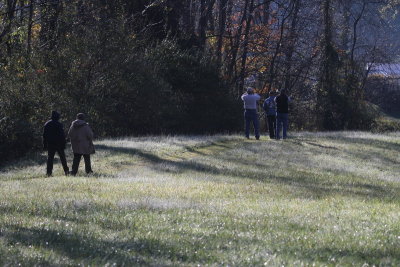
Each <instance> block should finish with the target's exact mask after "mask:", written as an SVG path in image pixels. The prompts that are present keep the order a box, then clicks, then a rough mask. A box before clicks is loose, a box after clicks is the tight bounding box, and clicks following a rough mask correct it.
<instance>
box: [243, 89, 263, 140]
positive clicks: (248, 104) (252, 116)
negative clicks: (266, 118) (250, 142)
mask: <svg viewBox="0 0 400 267" xmlns="http://www.w3.org/2000/svg"><path fill="white" fill-rule="evenodd" d="M260 98H261V97H260V96H259V95H258V94H255V93H254V89H253V88H251V87H249V88H247V92H246V93H244V94H243V95H242V100H243V105H244V120H245V135H246V138H247V139H249V138H250V123H253V126H254V135H255V137H256V139H257V140H258V139H260V126H259V123H258V114H257V101H258V100H260Z"/></svg>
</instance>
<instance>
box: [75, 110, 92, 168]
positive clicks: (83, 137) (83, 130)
mask: <svg viewBox="0 0 400 267" xmlns="http://www.w3.org/2000/svg"><path fill="white" fill-rule="evenodd" d="M84 119H85V115H84V114H83V113H79V114H78V115H76V120H75V121H73V122H72V124H71V127H70V128H69V131H68V138H69V139H70V140H71V146H72V151H73V152H74V160H73V163H72V171H71V175H76V173H77V172H78V168H79V163H80V161H81V158H82V156H83V158H84V160H85V171H86V173H88V174H89V173H92V172H93V171H92V167H91V163H90V154H94V153H95V150H94V145H93V131H92V129H91V128H90V126H89V124H88V123H87V122H86V121H84Z"/></svg>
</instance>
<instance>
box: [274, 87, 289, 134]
mask: <svg viewBox="0 0 400 267" xmlns="http://www.w3.org/2000/svg"><path fill="white" fill-rule="evenodd" d="M275 102H276V139H278V140H279V139H280V132H281V129H282V128H283V131H282V132H283V139H286V138H287V128H288V113H289V102H290V98H289V97H288V96H287V95H286V90H285V89H283V90H282V91H281V93H280V94H279V96H277V97H276V98H275Z"/></svg>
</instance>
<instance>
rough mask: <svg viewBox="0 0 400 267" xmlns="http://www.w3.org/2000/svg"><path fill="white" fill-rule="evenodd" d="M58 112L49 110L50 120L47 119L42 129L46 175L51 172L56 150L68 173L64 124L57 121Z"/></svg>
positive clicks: (49, 174) (58, 118)
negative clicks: (45, 152)
mask: <svg viewBox="0 0 400 267" xmlns="http://www.w3.org/2000/svg"><path fill="white" fill-rule="evenodd" d="M59 120H60V113H58V112H57V111H52V112H51V120H49V121H47V122H46V124H45V125H44V129H43V149H44V150H47V176H51V175H52V173H53V162H54V156H55V154H56V152H57V153H58V156H59V157H60V160H61V164H62V166H63V169H64V173H65V175H68V174H69V169H68V165H67V160H66V158H65V152H64V149H65V144H66V140H65V133H64V126H63V125H62V124H61V123H60V122H59Z"/></svg>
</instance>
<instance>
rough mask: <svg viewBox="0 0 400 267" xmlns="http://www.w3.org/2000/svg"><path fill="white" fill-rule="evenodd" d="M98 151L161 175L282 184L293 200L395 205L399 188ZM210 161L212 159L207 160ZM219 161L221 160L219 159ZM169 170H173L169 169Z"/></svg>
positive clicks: (119, 150) (239, 161) (261, 168)
mask: <svg viewBox="0 0 400 267" xmlns="http://www.w3.org/2000/svg"><path fill="white" fill-rule="evenodd" d="M97 149H99V150H111V151H113V152H116V153H123V154H127V155H133V156H138V157H140V158H142V159H144V160H146V161H148V162H150V163H151V164H155V166H154V169H157V170H159V171H164V172H173V173H184V172H188V171H194V172H201V173H207V174H213V175H221V176H226V177H230V178H238V179H243V178H247V179H254V180H257V181H261V182H269V183H277V184H286V185H289V186H292V187H296V188H298V189H299V192H298V193H296V194H294V195H293V197H299V196H301V193H307V194H304V195H305V196H304V197H306V198H310V197H313V198H323V197H326V196H329V195H338V194H339V195H348V196H358V197H362V198H367V199H370V198H375V199H380V200H385V201H399V197H398V196H399V194H400V188H399V187H397V186H395V187H386V186H383V185H382V186H381V185H377V184H373V183H372V182H371V181H368V180H365V181H361V180H360V179H361V178H360V179H357V180H352V181H349V182H347V181H346V180H345V179H341V180H335V181H329V180H321V179H316V178H314V176H315V173H312V172H307V171H303V172H295V173H294V175H293V176H284V175H276V174H274V173H273V172H271V171H270V170H269V169H268V166H266V165H262V164H256V166H255V165H254V166H255V167H256V168H251V169H249V168H246V169H244V168H234V169H232V168H217V167H214V166H210V165H206V164H203V163H200V162H196V161H194V160H179V161H173V160H168V159H163V158H161V157H159V156H157V155H154V154H151V153H147V152H143V151H141V150H138V149H135V148H124V147H111V146H106V145H101V146H98V147H97ZM209 157H210V158H211V157H212V155H210V156H209ZM219 159H221V158H219ZM224 161H226V162H230V163H231V162H234V163H235V164H237V165H239V166H240V164H242V165H243V166H244V165H246V164H249V165H248V166H253V165H252V164H254V163H251V162H248V163H246V161H245V160H243V159H240V158H230V157H229V158H224ZM170 166H172V167H173V168H170Z"/></svg>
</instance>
